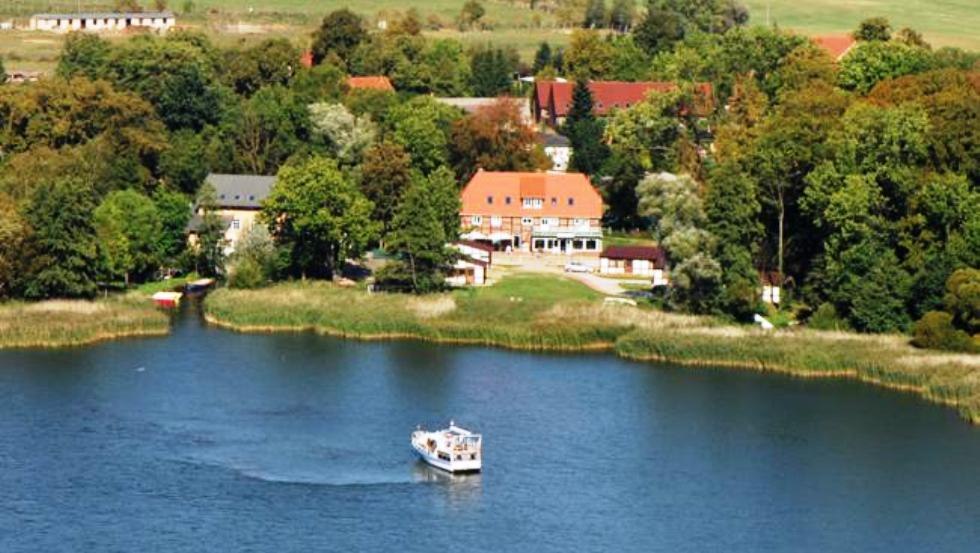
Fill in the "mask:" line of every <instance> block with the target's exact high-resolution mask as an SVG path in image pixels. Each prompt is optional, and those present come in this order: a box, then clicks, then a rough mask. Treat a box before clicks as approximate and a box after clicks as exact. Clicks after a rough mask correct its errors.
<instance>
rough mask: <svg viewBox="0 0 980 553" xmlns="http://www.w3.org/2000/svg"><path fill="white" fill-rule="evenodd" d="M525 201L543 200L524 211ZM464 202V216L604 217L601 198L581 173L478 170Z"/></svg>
mask: <svg viewBox="0 0 980 553" xmlns="http://www.w3.org/2000/svg"><path fill="white" fill-rule="evenodd" d="M491 198H492V199H491ZM508 198H509V199H510V203H508V202H507V200H508ZM523 198H541V200H542V202H541V207H540V208H538V209H534V208H530V207H529V208H524V205H523V201H522V199H523ZM461 199H462V208H461V209H460V213H461V214H463V215H484V216H494V215H496V216H500V217H571V218H579V219H598V218H600V217H602V197H601V196H600V195H599V192H598V191H596V189H595V188H594V187H593V186H592V183H590V182H589V178H588V177H587V176H585V175H583V174H581V173H506V172H496V171H478V172H477V173H476V174H475V175H473V178H472V179H470V182H469V183H468V184H467V185H466V187H465V188H463V192H462V197H461Z"/></svg>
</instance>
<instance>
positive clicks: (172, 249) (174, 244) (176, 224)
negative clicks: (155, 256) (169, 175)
mask: <svg viewBox="0 0 980 553" xmlns="http://www.w3.org/2000/svg"><path fill="white" fill-rule="evenodd" d="M196 192H197V191H196V190H195V193H196ZM153 203H154V204H156V207H157V212H158V213H159V214H160V226H161V230H160V235H159V237H158V242H159V245H160V255H161V256H162V262H163V263H164V264H166V265H169V266H171V267H172V266H175V265H177V262H178V258H179V257H180V256H181V254H183V253H184V250H185V249H186V247H187V223H188V222H189V221H190V219H191V202H190V200H188V197H187V196H185V195H183V194H181V193H180V192H175V191H173V190H170V189H168V188H167V187H162V186H161V187H160V188H158V189H157V190H156V191H155V192H154V193H153Z"/></svg>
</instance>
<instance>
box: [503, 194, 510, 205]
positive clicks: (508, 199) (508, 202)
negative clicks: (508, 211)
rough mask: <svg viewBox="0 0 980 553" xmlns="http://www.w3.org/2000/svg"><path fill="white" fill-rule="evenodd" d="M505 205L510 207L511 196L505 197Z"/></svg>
mask: <svg viewBox="0 0 980 553" xmlns="http://www.w3.org/2000/svg"><path fill="white" fill-rule="evenodd" d="M504 203H505V204H507V205H510V196H506V197H504Z"/></svg>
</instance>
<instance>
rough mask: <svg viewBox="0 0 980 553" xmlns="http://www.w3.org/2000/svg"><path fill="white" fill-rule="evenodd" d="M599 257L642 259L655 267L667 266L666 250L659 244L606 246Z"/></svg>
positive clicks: (662, 267)
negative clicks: (650, 262)
mask: <svg viewBox="0 0 980 553" xmlns="http://www.w3.org/2000/svg"><path fill="white" fill-rule="evenodd" d="M599 257H605V258H607V259H644V260H647V261H652V262H653V266H654V268H655V269H665V268H667V252H665V251H664V250H663V248H661V247H659V246H608V247H606V249H604V250H602V254H600V255H599Z"/></svg>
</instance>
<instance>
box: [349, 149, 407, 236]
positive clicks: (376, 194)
mask: <svg viewBox="0 0 980 553" xmlns="http://www.w3.org/2000/svg"><path fill="white" fill-rule="evenodd" d="M411 183H412V158H411V157H409V155H408V152H406V151H405V148H404V147H403V146H402V145H401V144H399V143H397V142H392V141H388V140H386V141H384V142H380V143H378V144H376V145H374V146H373V147H371V148H370V149H369V150H368V151H367V152H366V153H365V154H364V163H362V164H361V190H362V191H363V192H364V195H365V196H367V199H368V200H370V201H371V203H372V204H373V205H374V211H373V213H372V215H371V219H372V220H374V221H376V222H379V223H381V225H382V230H383V233H384V234H386V233H387V232H388V230H389V227H390V226H391V219H392V218H393V217H394V215H395V210H396V209H397V207H398V204H399V202H401V197H402V194H403V193H404V191H405V190H406V189H407V188H408V187H409V185H410V184H411Z"/></svg>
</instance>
